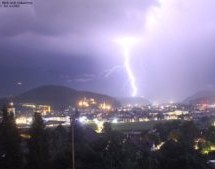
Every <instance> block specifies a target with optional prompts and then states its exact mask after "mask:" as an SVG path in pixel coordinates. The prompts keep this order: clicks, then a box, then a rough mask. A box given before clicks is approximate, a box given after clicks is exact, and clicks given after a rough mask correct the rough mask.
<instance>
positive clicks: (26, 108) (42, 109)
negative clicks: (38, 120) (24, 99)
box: [21, 103, 51, 116]
mask: <svg viewBox="0 0 215 169" xmlns="http://www.w3.org/2000/svg"><path fill="white" fill-rule="evenodd" d="M21 107H22V111H23V112H27V113H35V112H38V113H41V114H42V115H43V116H45V115H47V114H48V113H50V112H51V106H50V105H37V104H34V103H23V104H22V105H21Z"/></svg>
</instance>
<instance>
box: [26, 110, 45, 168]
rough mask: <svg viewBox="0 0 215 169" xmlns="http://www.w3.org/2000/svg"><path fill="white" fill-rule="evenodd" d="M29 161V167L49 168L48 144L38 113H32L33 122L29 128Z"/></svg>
mask: <svg viewBox="0 0 215 169" xmlns="http://www.w3.org/2000/svg"><path fill="white" fill-rule="evenodd" d="M30 136H31V138H30V139H29V142H28V146H29V163H28V168H30V169H47V168H49V167H48V166H49V144H48V138H47V132H46V130H45V125H44V123H43V119H42V117H41V114H40V113H35V114H34V119H33V123H32V125H31V128H30Z"/></svg>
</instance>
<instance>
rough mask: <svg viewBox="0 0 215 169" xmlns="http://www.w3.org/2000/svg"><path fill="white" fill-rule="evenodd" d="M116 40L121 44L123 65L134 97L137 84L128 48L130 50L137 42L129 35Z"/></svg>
mask: <svg viewBox="0 0 215 169" xmlns="http://www.w3.org/2000/svg"><path fill="white" fill-rule="evenodd" d="M116 42H117V43H118V44H119V45H120V46H121V48H122V51H123V57H124V67H125V69H126V71H127V74H128V78H129V83H130V86H131V89H132V96H133V97H134V96H136V95H137V85H136V78H135V76H134V74H133V71H132V68H131V65H130V50H131V47H132V46H134V45H135V44H136V43H137V39H136V38H131V37H124V38H120V39H117V40H116Z"/></svg>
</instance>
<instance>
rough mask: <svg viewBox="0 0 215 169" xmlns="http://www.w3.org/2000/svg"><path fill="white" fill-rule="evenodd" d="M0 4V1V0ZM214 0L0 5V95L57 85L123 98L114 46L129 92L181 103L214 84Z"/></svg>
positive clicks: (50, 0) (57, 0) (56, 0)
mask: <svg viewBox="0 0 215 169" xmlns="http://www.w3.org/2000/svg"><path fill="white" fill-rule="evenodd" d="M0 1H1V0H0ZM214 9H215V1H214V0H207V1H203V0H189V1H188V0H158V1H156V0H45V1H44V0H35V1H33V5H24V6H22V7H20V8H2V7H0V96H8V95H16V94H18V93H20V92H23V91H26V90H29V89H32V88H34V87H38V86H41V85H48V84H56V85H64V86H68V87H71V88H75V89H79V90H89V91H94V92H99V93H104V94H108V95H111V96H130V95H131V86H130V83H129V79H128V75H127V72H126V70H125V67H124V65H123V64H124V58H123V56H122V53H123V51H122V48H121V47H120V45H118V44H116V43H115V41H114V39H116V38H119V37H135V38H137V39H138V43H136V44H135V46H132V50H131V52H130V66H131V69H132V71H133V74H134V76H135V79H136V85H137V88H138V91H137V96H144V97H146V98H148V99H150V100H153V101H169V100H173V101H181V100H183V99H184V98H185V97H187V96H189V95H191V94H193V93H195V92H196V91H199V90H208V89H210V90H211V89H215V12H214Z"/></svg>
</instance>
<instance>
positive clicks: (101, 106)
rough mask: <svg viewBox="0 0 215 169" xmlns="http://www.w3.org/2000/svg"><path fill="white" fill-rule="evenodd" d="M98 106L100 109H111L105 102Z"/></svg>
mask: <svg viewBox="0 0 215 169" xmlns="http://www.w3.org/2000/svg"><path fill="white" fill-rule="evenodd" d="M99 108H100V109H102V110H111V105H109V104H106V103H105V102H104V103H102V104H100V106H99Z"/></svg>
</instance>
